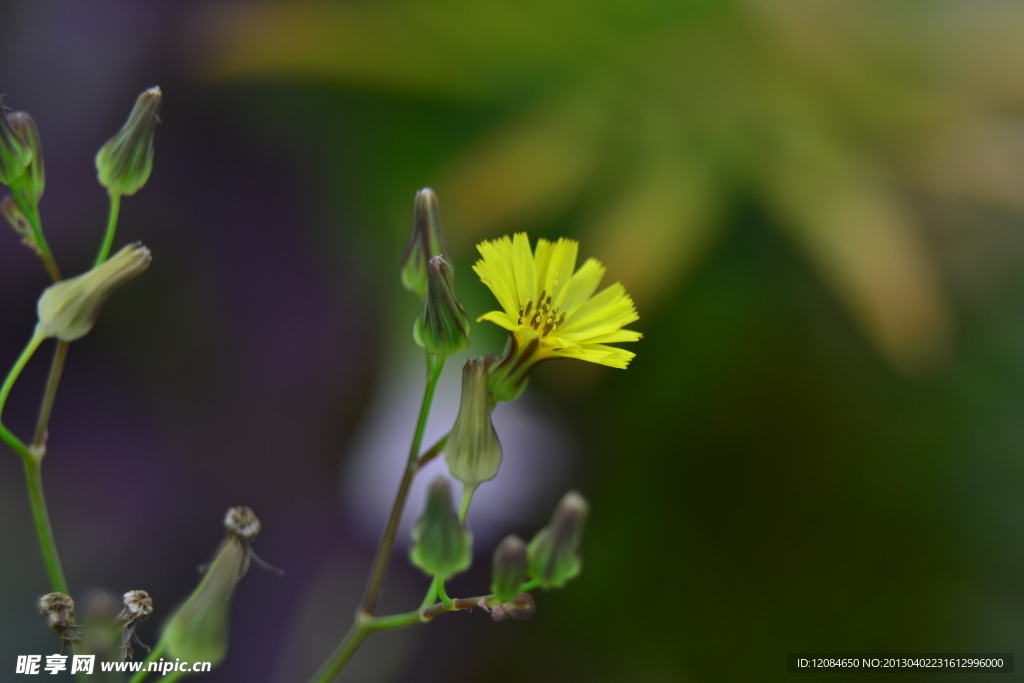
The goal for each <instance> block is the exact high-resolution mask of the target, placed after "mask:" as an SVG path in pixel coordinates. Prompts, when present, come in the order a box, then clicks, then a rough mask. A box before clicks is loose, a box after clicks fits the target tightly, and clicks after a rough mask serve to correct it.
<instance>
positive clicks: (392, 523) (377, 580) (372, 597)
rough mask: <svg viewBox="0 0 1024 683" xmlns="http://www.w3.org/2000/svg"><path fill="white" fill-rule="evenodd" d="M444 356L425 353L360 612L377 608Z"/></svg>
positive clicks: (417, 463) (367, 611) (370, 612)
mask: <svg viewBox="0 0 1024 683" xmlns="http://www.w3.org/2000/svg"><path fill="white" fill-rule="evenodd" d="M444 361H445V359H444V358H442V357H440V356H435V355H434V354H431V353H428V354H427V386H426V388H425V389H424V391H423V402H422V404H421V405H420V415H419V419H418V420H417V422H416V432H415V433H414V434H413V437H412V445H411V446H410V448H409V458H408V460H407V461H406V464H405V473H404V474H403V475H402V482H401V484H399V486H398V493H397V494H396V495H395V503H394V505H392V507H391V516H390V517H389V518H388V524H387V526H386V527H385V528H384V535H383V537H381V542H380V546H379V547H378V548H377V556H376V557H375V558H374V562H373V569H372V571H371V572H370V580H369V581H368V582H367V584H366V597H364V598H363V604H362V605H361V606H360V607H359V614H360V615H363V616H367V617H372V616H373V612H374V610H375V609H376V608H377V599H378V598H379V597H380V591H381V589H382V588H383V587H384V579H385V577H386V576H387V573H388V565H389V564H390V562H391V551H392V550H393V549H394V547H395V537H396V535H397V534H398V523H399V522H400V521H401V519H402V512H403V511H404V510H405V502H406V499H408V497H409V488H410V487H411V486H412V480H413V478H414V477H415V476H416V471H417V470H418V469H419V460H420V446H421V445H422V442H423V432H424V430H425V429H426V427H427V418H428V417H429V416H430V406H431V404H432V403H433V401H434V390H435V389H437V380H438V379H440V377H441V371H442V370H443V369H444Z"/></svg>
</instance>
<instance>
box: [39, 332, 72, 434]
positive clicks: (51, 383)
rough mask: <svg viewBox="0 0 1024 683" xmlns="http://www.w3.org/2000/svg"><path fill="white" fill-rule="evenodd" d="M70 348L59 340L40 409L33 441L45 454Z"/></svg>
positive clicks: (68, 343) (66, 343)
mask: <svg viewBox="0 0 1024 683" xmlns="http://www.w3.org/2000/svg"><path fill="white" fill-rule="evenodd" d="M69 346H71V344H70V342H66V341H62V340H60V339H58V340H57V347H56V348H55V349H54V350H53V363H52V364H51V365H50V376H49V377H47V379H46V391H45V392H44V393H43V402H42V405H40V407H39V419H38V420H36V433H35V436H34V437H33V439H32V448H33V450H37V451H40V452H45V448H46V435H47V430H48V428H49V426H50V414H51V413H52V412H53V401H54V399H56V398H57V387H58V386H60V376H61V374H62V373H63V372H64V361H65V360H67V357H68V347H69Z"/></svg>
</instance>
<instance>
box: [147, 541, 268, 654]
mask: <svg viewBox="0 0 1024 683" xmlns="http://www.w3.org/2000/svg"><path fill="white" fill-rule="evenodd" d="M248 557H249V554H248V552H247V550H246V547H245V545H244V544H243V543H242V542H241V541H239V540H238V539H237V538H232V537H229V538H227V539H226V540H225V541H224V542H223V543H221V545H220V549H219V550H218V551H217V556H216V557H215V558H214V560H213V562H212V563H211V564H210V566H208V567H207V568H206V573H205V574H204V575H203V578H202V580H201V581H200V582H199V586H197V587H196V589H195V591H194V592H193V593H192V595H190V596H189V598H188V600H186V601H185V603H184V604H183V605H182V606H181V607H179V608H178V609H177V611H175V613H174V615H173V616H172V617H171V618H170V621H168V623H167V628H166V630H165V631H164V635H163V639H164V640H165V641H166V643H167V652H168V654H169V655H170V656H172V657H179V658H181V659H184V660H191V661H202V662H211V663H212V664H213V665H214V666H216V665H217V664H219V663H220V662H221V661H222V660H223V659H224V655H225V654H226V653H227V649H228V616H229V614H228V613H229V610H230V608H231V597H232V596H233V595H234V592H235V586H236V585H237V584H238V581H239V579H241V578H242V575H243V574H244V573H245V572H244V569H243V568H244V567H245V566H247V565H248Z"/></svg>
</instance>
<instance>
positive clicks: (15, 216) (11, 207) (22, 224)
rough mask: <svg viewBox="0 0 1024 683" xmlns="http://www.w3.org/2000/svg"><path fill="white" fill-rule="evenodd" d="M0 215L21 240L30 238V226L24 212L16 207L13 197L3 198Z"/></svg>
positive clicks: (16, 203)
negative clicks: (0, 214)
mask: <svg viewBox="0 0 1024 683" xmlns="http://www.w3.org/2000/svg"><path fill="white" fill-rule="evenodd" d="M0 213H2V214H3V215H4V220H6V221H7V222H8V223H9V224H10V225H11V227H12V228H14V232H16V233H18V234H19V235H21V237H22V239H25V240H28V239H29V238H31V237H32V226H31V225H29V222H28V218H26V217H25V212H24V211H22V210H21V207H20V206H18V202H17V200H15V199H14V197H4V200H3V201H2V202H0Z"/></svg>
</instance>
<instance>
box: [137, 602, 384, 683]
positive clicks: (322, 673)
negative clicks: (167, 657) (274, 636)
mask: <svg viewBox="0 0 1024 683" xmlns="http://www.w3.org/2000/svg"><path fill="white" fill-rule="evenodd" d="M366 621H367V620H365V619H360V618H356V622H355V623H354V624H352V628H350V629H349V631H348V633H347V634H346V635H345V637H344V638H342V640H341V643H339V644H338V647H337V648H335V650H334V652H332V653H331V656H330V657H329V658H328V659H327V661H326V662H324V664H323V666H321V667H320V669H319V671H317V672H316V673H315V674H313V677H312V678H311V679H309V681H310V683H330V682H331V681H333V680H334V679H335V678H336V677H337V675H338V674H340V673H341V670H342V669H344V668H345V666H346V665H347V664H348V662H349V660H350V659H352V656H353V655H354V654H355V653H356V651H357V650H358V649H359V646H360V645H362V644H363V641H364V640H366V636H368V635H370V633H371V631H370V629H369V627H368V626H367V623H366ZM131 683H135V681H132V682H131Z"/></svg>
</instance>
